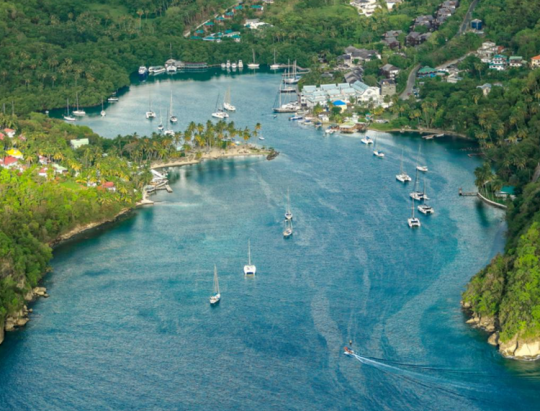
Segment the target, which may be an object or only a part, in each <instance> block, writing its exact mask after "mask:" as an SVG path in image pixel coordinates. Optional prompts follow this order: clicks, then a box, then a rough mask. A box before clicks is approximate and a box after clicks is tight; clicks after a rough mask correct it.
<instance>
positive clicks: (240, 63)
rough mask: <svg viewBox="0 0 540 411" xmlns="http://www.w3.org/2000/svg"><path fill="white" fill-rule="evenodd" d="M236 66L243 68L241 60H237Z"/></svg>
mask: <svg viewBox="0 0 540 411" xmlns="http://www.w3.org/2000/svg"><path fill="white" fill-rule="evenodd" d="M238 68H239V69H243V68H244V63H242V60H238Z"/></svg>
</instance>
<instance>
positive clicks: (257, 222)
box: [0, 73, 540, 410]
mask: <svg viewBox="0 0 540 411" xmlns="http://www.w3.org/2000/svg"><path fill="white" fill-rule="evenodd" d="M193 77H194V78H192V79H188V78H183V79H182V78H181V77H180V76H179V78H180V79H181V80H180V81H176V82H174V83H173V84H172V87H173V88H174V95H175V107H176V114H177V115H178V116H179V118H180V123H181V124H179V125H178V126H177V129H178V130H181V129H183V128H185V126H186V125H187V123H188V122H189V121H191V120H194V121H206V120H207V119H209V118H210V113H211V112H212V110H213V109H214V105H215V100H216V97H217V94H218V92H221V94H222V95H223V93H224V92H225V90H226V89H227V87H228V86H231V89H232V99H233V104H235V105H236V106H237V108H238V113H236V114H234V115H232V119H233V120H234V121H235V123H236V124H238V125H241V126H250V127H253V125H254V124H255V123H256V122H261V123H262V125H263V133H264V135H265V137H266V141H265V143H266V144H268V145H271V146H273V147H275V148H276V149H277V150H279V151H281V155H280V156H279V157H278V158H277V159H276V160H274V161H270V162H268V161H266V160H264V159H263V158H242V159H229V160H220V161H212V162H205V163H203V164H200V165H196V166H190V167H184V168H179V169H176V171H175V172H174V173H172V178H171V181H172V182H171V186H172V188H173V190H174V193H173V194H167V193H160V194H159V195H157V196H156V197H154V198H153V199H154V200H156V201H157V204H156V205H155V206H154V207H150V208H144V209H141V210H138V211H137V212H135V213H134V214H133V215H132V216H131V217H130V218H128V219H126V220H124V221H122V222H120V223H118V224H116V225H115V226H114V227H113V228H111V229H108V230H102V231H100V232H97V233H94V234H91V235H87V236H86V238H84V239H80V240H78V241H74V242H71V243H68V244H65V245H63V246H62V247H60V248H59V249H58V250H57V251H56V253H55V258H54V260H53V263H52V265H53V268H54V272H53V273H52V274H50V275H48V276H47V278H46V280H45V285H46V286H47V288H48V290H49V292H50V295H51V298H49V299H47V300H40V301H38V302H37V303H35V304H34V313H33V314H32V321H31V322H30V323H29V324H28V325H27V327H26V328H25V329H23V330H20V331H17V332H15V333H11V334H9V335H8V338H7V340H6V341H5V342H4V344H3V345H2V346H0V363H1V364H2V365H1V367H0V408H1V409H6V410H36V409H39V410H67V409H77V410H97V409H114V410H118V409H126V410H127V409H130V410H132V409H133V410H150V409H152V410H173V409H178V410H199V409H200V410H202V409H205V410H206V409H212V408H213V409H223V410H226V409H245V410H251V409H263V410H285V409H287V410H306V409H315V410H329V409H336V410H347V409H351V410H353V409H362V410H381V409H388V410H427V409H430V410H462V409H468V410H504V409H519V410H531V409H540V405H539V404H538V399H537V394H536V393H537V390H538V388H539V387H540V373H539V372H538V365H537V364H534V363H517V362H512V361H508V360H504V359H503V358H501V357H500V356H499V355H498V353H497V351H496V349H494V348H493V347H491V346H489V345H488V344H487V343H486V342H485V340H486V338H487V336H486V335H485V334H484V333H482V332H480V331H477V330H473V329H471V328H469V327H468V326H467V325H466V324H465V319H464V317H463V315H462V312H461V310H460V308H459V300H460V293H461V291H462V290H463V289H464V286H465V284H466V283H467V281H468V280H469V278H470V277H471V276H472V275H473V274H474V273H475V272H477V271H478V270H479V269H480V268H482V267H483V266H484V265H485V264H486V263H488V262H489V260H490V259H491V258H492V257H493V256H494V255H495V253H497V252H498V251H500V250H501V249H502V247H503V241H504V240H503V232H504V222H503V214H502V213H501V212H500V211H497V210H494V209H492V208H489V207H486V206H485V205H483V204H481V203H479V202H477V200H476V199H473V198H460V197H458V195H457V191H458V188H459V187H463V188H464V189H465V190H467V189H470V188H472V187H473V179H474V176H473V174H472V171H473V170H474V168H475V167H476V166H477V165H478V161H477V160H476V159H471V158H469V157H467V156H466V154H465V153H464V152H463V151H461V150H460V149H461V148H463V147H466V146H469V145H470V143H467V142H460V141H451V140H437V141H423V140H420V139H418V138H417V137H415V136H406V135H390V134H385V133H371V134H372V136H373V137H377V139H378V142H379V145H380V147H381V148H382V149H383V150H384V151H385V152H386V155H387V158H385V159H384V160H379V159H377V158H375V157H373V156H372V154H371V151H370V149H368V148H367V147H365V146H364V145H362V144H361V143H360V136H332V137H328V138H325V137H323V134H322V132H320V131H316V130H313V129H311V128H302V127H301V126H299V125H297V124H292V123H290V122H288V121H287V118H286V117H280V118H278V119H274V118H273V116H272V115H271V114H270V109H271V106H272V102H273V100H274V97H275V91H276V90H277V86H278V83H279V77H278V76H274V75H271V74H269V73H260V74H255V75H248V74H245V75H241V76H240V75H237V76H235V77H233V76H230V75H229V76H227V75H216V76H212V75H210V74H205V75H197V76H193ZM166 80H167V79H166V78H164V79H163V81H161V82H159V83H158V82H154V83H149V84H143V85H137V86H133V87H131V89H130V91H129V92H127V93H126V94H125V95H123V96H122V98H121V102H120V103H117V104H116V105H114V106H110V107H109V108H108V109H107V110H108V114H107V117H106V118H105V119H101V118H99V117H97V116H94V117H87V118H86V119H85V120H84V121H83V122H84V123H85V124H88V125H89V126H91V127H92V128H93V129H94V130H96V131H97V132H99V133H101V134H103V135H106V136H115V135H117V134H125V133H131V132H135V131H137V133H139V134H140V135H143V134H147V133H148V132H151V131H152V129H154V128H155V127H156V126H157V121H154V123H153V125H151V122H149V121H147V120H145V119H144V112H145V111H146V108H147V102H148V96H149V93H150V90H151V91H152V94H153V101H154V108H156V109H157V108H159V107H160V106H161V107H163V108H166V106H167V105H168V101H169V90H170V86H171V84H170V83H169V82H168V81H166ZM419 144H421V145H422V153H423V155H424V157H425V162H426V164H427V165H428V166H429V168H430V172H429V173H428V174H427V177H428V183H429V184H428V190H429V191H428V194H429V195H430V196H431V197H432V198H433V201H432V202H431V204H432V205H433V206H434V207H435V210H436V213H435V214H434V215H432V216H430V217H425V216H421V217H420V218H421V221H422V224H423V226H422V227H421V228H420V229H419V230H416V231H413V230H410V229H409V228H408V227H407V225H406V219H407V218H408V217H409V213H410V203H409V201H408V199H409V198H408V193H409V191H410V188H411V187H410V186H409V187H404V186H402V185H401V184H399V183H398V182H396V181H395V174H396V173H397V172H398V171H399V157H400V155H401V152H402V150H403V152H404V156H405V169H406V170H407V171H408V172H409V173H411V174H412V173H413V170H414V159H415V157H416V153H417V151H418V145H419ZM288 187H289V188H290V191H291V203H292V208H293V212H294V215H295V217H294V218H295V220H294V225H295V232H294V236H293V238H292V239H289V240H284V239H283V238H282V235H281V232H282V229H283V225H282V224H283V223H282V219H283V213H284V211H285V210H284V209H285V196H286V191H287V188H288ZM248 239H251V244H252V258H253V262H254V263H255V264H256V265H257V268H258V271H257V273H258V274H257V276H256V278H249V279H246V278H244V276H243V272H242V268H243V265H244V264H245V263H246V260H247V241H248ZM214 264H216V265H217V267H218V270H219V275H220V284H221V291H222V298H223V299H222V301H221V304H220V305H219V306H218V307H216V308H211V307H210V306H209V303H208V298H209V296H210V294H211V291H212V275H213V265H214ZM349 340H352V341H353V349H354V350H355V351H356V352H357V353H359V354H360V355H361V356H363V357H362V361H358V360H356V359H353V358H349V357H346V356H344V355H343V354H342V352H343V351H342V350H343V346H344V345H345V344H346V343H347V342H348V341H349ZM365 357H369V358H365Z"/></svg>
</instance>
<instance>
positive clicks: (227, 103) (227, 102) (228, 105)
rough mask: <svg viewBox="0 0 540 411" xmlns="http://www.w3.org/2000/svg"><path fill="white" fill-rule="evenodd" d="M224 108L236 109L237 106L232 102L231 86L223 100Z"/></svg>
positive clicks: (228, 109)
mask: <svg viewBox="0 0 540 411" xmlns="http://www.w3.org/2000/svg"><path fill="white" fill-rule="evenodd" d="M223 108H224V109H225V110H227V111H236V107H235V106H233V105H232V104H231V88H230V87H229V88H228V89H227V92H226V93H225V99H224V101H223Z"/></svg>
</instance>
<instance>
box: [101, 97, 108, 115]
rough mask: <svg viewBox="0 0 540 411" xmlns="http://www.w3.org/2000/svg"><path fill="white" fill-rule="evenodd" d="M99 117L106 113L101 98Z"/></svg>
mask: <svg viewBox="0 0 540 411" xmlns="http://www.w3.org/2000/svg"><path fill="white" fill-rule="evenodd" d="M99 114H101V117H105V116H106V115H107V112H106V111H105V107H104V106H103V99H101V113H99Z"/></svg>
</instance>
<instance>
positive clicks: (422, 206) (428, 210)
mask: <svg viewBox="0 0 540 411" xmlns="http://www.w3.org/2000/svg"><path fill="white" fill-rule="evenodd" d="M426 200H428V196H427V195H426V179H425V178H424V198H423V199H422V204H420V205H419V206H418V211H420V212H421V213H422V214H426V215H427V214H433V213H434V212H435V210H434V209H433V207H431V206H430V205H428V204H427V203H426Z"/></svg>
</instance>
